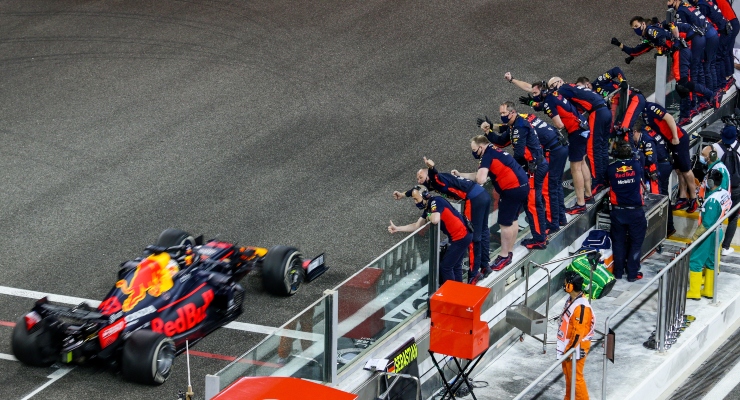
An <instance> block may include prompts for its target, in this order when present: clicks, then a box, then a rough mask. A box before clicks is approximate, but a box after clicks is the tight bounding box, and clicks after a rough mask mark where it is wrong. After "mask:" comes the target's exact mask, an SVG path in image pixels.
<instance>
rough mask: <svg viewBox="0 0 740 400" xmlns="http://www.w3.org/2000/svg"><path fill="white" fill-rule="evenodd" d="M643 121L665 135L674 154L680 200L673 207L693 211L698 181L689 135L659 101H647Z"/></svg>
mask: <svg viewBox="0 0 740 400" xmlns="http://www.w3.org/2000/svg"><path fill="white" fill-rule="evenodd" d="M642 121H643V123H644V124H645V126H649V127H650V128H651V129H652V130H654V131H655V132H657V133H658V134H660V135H661V136H663V138H664V139H665V140H666V145H667V146H668V149H669V150H670V151H671V153H672V155H673V168H674V169H675V170H676V175H678V200H677V201H676V204H675V205H674V206H673V209H674V210H680V209H683V208H686V212H688V213H693V212H694V211H696V209H697V207H699V204H698V203H697V201H696V183H695V181H694V173H693V172H692V170H691V156H690V155H689V140H690V139H689V135H688V134H687V133H686V132H684V130H683V129H682V128H681V127H680V126H678V125H676V121H675V120H674V119H673V116H672V115H671V114H669V113H668V112H667V111H666V109H665V108H663V106H661V105H660V104H657V103H652V102H647V103H645V109H643V110H642Z"/></svg>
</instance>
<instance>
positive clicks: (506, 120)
mask: <svg viewBox="0 0 740 400" xmlns="http://www.w3.org/2000/svg"><path fill="white" fill-rule="evenodd" d="M501 122H503V123H505V124H508V123H509V114H506V115H502V116H501Z"/></svg>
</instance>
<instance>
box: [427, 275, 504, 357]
mask: <svg viewBox="0 0 740 400" xmlns="http://www.w3.org/2000/svg"><path fill="white" fill-rule="evenodd" d="M490 292H491V289H489V288H485V287H480V286H474V285H467V284H464V283H460V282H456V281H447V282H445V283H444V285H442V287H441V288H439V290H437V291H436V292H435V293H434V294H433V295H432V299H431V301H430V311H431V313H432V327H431V329H430V343H429V350H431V351H433V352H435V353H440V354H446V355H448V356H453V357H458V358H465V359H468V360H472V359H474V358H475V357H477V356H478V355H480V353H482V352H483V351H484V350H486V349H487V348H488V323H487V322H485V321H481V319H480V315H481V307H483V303H484V302H485V301H486V298H487V297H488V294H489V293H490Z"/></svg>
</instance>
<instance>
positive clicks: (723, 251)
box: [722, 247, 735, 256]
mask: <svg viewBox="0 0 740 400" xmlns="http://www.w3.org/2000/svg"><path fill="white" fill-rule="evenodd" d="M734 251H735V249H733V248H732V247H730V248H729V249H722V255H723V256H726V255H728V254H732V253H733V252H734Z"/></svg>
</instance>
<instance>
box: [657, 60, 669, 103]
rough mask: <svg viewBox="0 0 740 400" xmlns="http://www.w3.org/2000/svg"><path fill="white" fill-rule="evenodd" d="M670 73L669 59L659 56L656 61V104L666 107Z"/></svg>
mask: <svg viewBox="0 0 740 400" xmlns="http://www.w3.org/2000/svg"><path fill="white" fill-rule="evenodd" d="M667 72H668V58H666V56H658V57H657V58H656V59H655V102H656V103H658V104H660V105H661V106H663V107H665V93H666V87H665V86H666V73H667Z"/></svg>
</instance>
